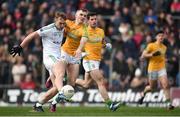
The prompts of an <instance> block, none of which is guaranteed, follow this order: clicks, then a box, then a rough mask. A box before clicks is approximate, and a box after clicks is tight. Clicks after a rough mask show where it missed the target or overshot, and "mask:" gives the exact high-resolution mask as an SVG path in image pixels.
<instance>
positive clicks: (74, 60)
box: [60, 50, 81, 64]
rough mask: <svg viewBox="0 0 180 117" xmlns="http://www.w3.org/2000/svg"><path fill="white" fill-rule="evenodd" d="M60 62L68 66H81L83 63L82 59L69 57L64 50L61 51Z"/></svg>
mask: <svg viewBox="0 0 180 117" xmlns="http://www.w3.org/2000/svg"><path fill="white" fill-rule="evenodd" d="M60 61H63V62H65V63H67V64H80V63H81V61H80V59H77V58H76V57H74V56H71V55H69V54H68V53H66V52H65V51H63V50H61V59H60Z"/></svg>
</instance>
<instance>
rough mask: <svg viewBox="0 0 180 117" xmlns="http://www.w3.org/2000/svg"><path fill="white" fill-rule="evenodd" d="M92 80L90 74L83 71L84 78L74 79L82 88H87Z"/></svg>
mask: <svg viewBox="0 0 180 117" xmlns="http://www.w3.org/2000/svg"><path fill="white" fill-rule="evenodd" d="M92 82H93V79H92V78H91V76H90V74H89V73H87V72H85V75H84V79H76V85H79V86H81V87H83V88H89V86H90V84H91V83H92Z"/></svg>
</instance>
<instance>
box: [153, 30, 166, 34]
mask: <svg viewBox="0 0 180 117" xmlns="http://www.w3.org/2000/svg"><path fill="white" fill-rule="evenodd" d="M155 34H156V35H158V34H164V31H163V30H159V31H157V32H156V33H155Z"/></svg>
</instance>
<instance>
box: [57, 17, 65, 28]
mask: <svg viewBox="0 0 180 117" xmlns="http://www.w3.org/2000/svg"><path fill="white" fill-rule="evenodd" d="M55 25H56V26H57V27H58V29H60V30H62V29H63V28H64V27H65V25H66V22H65V20H64V19H63V18H61V17H58V18H56V19H55Z"/></svg>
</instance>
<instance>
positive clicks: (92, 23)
mask: <svg viewBox="0 0 180 117" xmlns="http://www.w3.org/2000/svg"><path fill="white" fill-rule="evenodd" d="M88 23H89V25H90V26H91V27H92V28H95V27H96V26H97V16H96V15H94V16H90V17H89V20H88Z"/></svg>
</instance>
